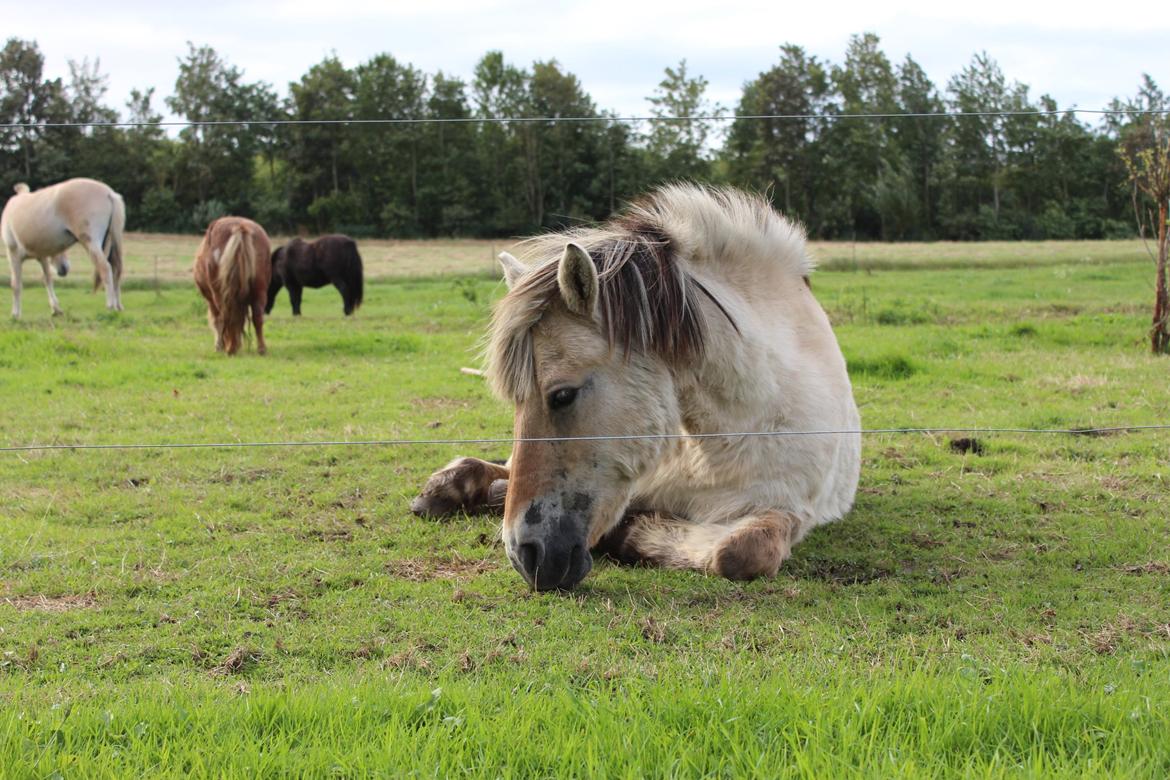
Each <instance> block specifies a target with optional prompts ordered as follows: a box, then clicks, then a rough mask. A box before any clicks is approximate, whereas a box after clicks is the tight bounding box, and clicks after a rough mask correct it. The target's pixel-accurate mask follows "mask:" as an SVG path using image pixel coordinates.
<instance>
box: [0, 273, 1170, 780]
mask: <svg viewBox="0 0 1170 780" xmlns="http://www.w3.org/2000/svg"><path fill="white" fill-rule="evenodd" d="M1070 251H1072V250H1070ZM1069 258H1070V259H1069V260H1068V261H1067V262H1054V263H1050V264H1048V263H1044V262H1041V263H1038V264H1035V265H1029V266H1026V267H1013V265H1014V264H1013V263H1008V262H1003V263H1000V264H998V265H994V266H993V267H981V266H980V261H978V259H975V260H974V261H973V264H972V265H973V267H951V266H952V265H955V264H952V263H950V262H947V263H940V264H939V266H938V267H937V268H934V267H931V268H928V269H920V268H916V269H908V270H888V269H881V268H878V269H876V270H875V269H870V272H858V273H853V272H836V271H827V272H822V273H819V274H817V275H816V276H815V277H814V280H813V288H814V292H815V293H816V294H817V295H818V297H819V298H820V300H821V301H822V302H823V303H824V304H825V306H826V308H827V309H828V310H829V312H830V314H831V316H832V317H833V319H834V322H835V323H836V327H837V332H838V335H839V338H840V340H841V343H842V346H843V349H844V351H845V353H846V356H847V358H848V359H849V363H850V366H851V371H852V374H853V378H854V383H855V392H856V395H857V399H858V402H859V404H860V406H861V409H862V416H863V420H864V422H865V424H866V426H867V427H872V428H878V427H882V428H884V427H893V426H904V425H905V426H968V425H973V426H1035V427H1089V426H1110V425H1117V424H1149V423H1158V422H1166V421H1167V416H1168V414H1170V385H1168V384H1167V377H1168V376H1170V363H1168V362H1167V361H1166V360H1165V359H1157V358H1154V357H1151V356H1149V355H1147V354H1146V346H1145V342H1144V338H1143V334H1144V332H1145V328H1146V324H1147V323H1146V321H1147V315H1146V308H1145V307H1146V304H1147V303H1148V299H1149V298H1150V297H1151V293H1150V288H1149V284H1148V276H1149V267H1148V264H1146V263H1145V262H1144V261H1134V262H1122V261H1120V260H1116V261H1114V260H1111V261H1108V262H1105V261H1102V262H1099V263H1083V262H1081V261H1079V260H1075V259H1072V257H1071V255H1069ZM499 292H500V286H499V285H498V284H496V283H495V282H494V281H491V280H489V279H487V278H486V277H481V276H468V277H460V278H457V279H456V278H431V279H410V278H408V279H398V280H385V281H379V282H376V283H374V284H371V285H370V286H369V288H368V291H367V302H366V305H365V306H364V307H363V308H362V310H361V311H360V313H359V315H358V316H357V317H356V318H354V319H353V320H351V321H345V320H344V318H343V317H342V316H341V305H340V300H339V298H338V297H337V296H336V295H335V293H333V292H332V291H309V292H308V293H306V301H305V309H304V310H305V312H306V316H305V317H304V318H302V319H301V320H300V321H294V320H293V319H292V318H291V317H290V316H289V315H288V309H287V301H286V300H284V299H282V300H281V302H280V305H278V307H277V310H276V312H274V315H273V317H272V318H271V320H270V321H269V325H268V327H267V332H266V335H267V337H268V342H269V347H270V354H269V355H268V356H267V357H265V358H258V357H257V356H256V355H255V354H254V353H249V354H245V355H243V356H241V357H238V358H235V359H227V358H224V357H222V356H218V355H216V354H214V352H213V350H212V339H211V334H210V332H209V331H208V330H207V329H206V325H205V322H204V313H203V312H204V309H203V304H202V302H201V300H200V299H199V298H198V296H197V294H196V293H195V292H194V290H193V289H189V288H188V287H186V286H174V285H168V284H163V285H162V286H161V287H160V288H159V290H158V291H157V292H156V291H154V290H152V289H142V288H139V289H131V290H129V291H128V292H127V293H126V294H125V303H126V309H127V310H126V312H124V313H123V314H122V315H121V316H111V315H108V314H106V313H105V312H103V311H102V310H101V299H100V296H94V295H89V294H88V293H86V292H85V291H84V290H83V289H82V288H81V287H80V286H68V287H65V288H63V289H62V292H61V298H62V303H63V305H64V307H65V309H66V311H67V312H68V314H67V315H66V316H65V317H62V318H56V319H50V318H49V317H48V312H47V304H46V303H45V301H44V297H43V295H42V294H41V291H40V290H39V289H38V287H37V286H32V285H30V287H29V288H28V289H27V290H26V296H25V320H24V321H22V322H20V323H10V322H4V323H0V409H3V410H4V411H3V412H0V443H3V444H23V443H31V442H78V443H80V442H88V443H110V442H143V441H152V442H183V441H208V442H211V441H249V440H315V439H334V440H335V439H354V440H360V439H382V438H400V437H401V438H433V437H437V436H450V437H455V438H459V437H478V436H506V435H507V434H508V433H509V431H510V430H511V415H510V413H509V410H508V409H507V408H505V407H504V406H503V405H501V404H499V403H498V402H496V401H495V400H493V399H492V398H491V397H490V396H489V394H488V393H487V390H486V388H485V387H484V385H483V382H482V380H479V379H477V378H474V377H468V376H465V375H462V374H460V373H459V368H460V367H461V366H466V365H474V363H475V359H476V358H475V344H476V341H477V339H478V338H479V336H480V334H481V333H482V329H483V324H484V322H485V321H486V317H487V313H488V307H489V304H490V301H491V300H492V299H493V297H494V296H495V295H497V294H499ZM980 438H981V442H982V444H983V454H982V455H975V454H972V453H968V454H961V453H958V452H955V451H953V450H952V448H951V447H950V446H949V445H950V442H949V439H950V437H947V436H933V437H928V436H895V435H883V436H872V437H868V438H867V439H866V440H865V445H864V446H865V449H864V464H863V472H862V484H861V491H860V493H859V496H858V501H857V505H856V508H855V509H854V511H853V512H852V513H851V514H850V515H849V516H848V517H847V518H846V519H845V520H844V521H842V522H840V523H837V524H834V525H831V526H828V527H825V528H822V529H819V530H818V531H816V532H814V533H813V534H812V535H811V536H810V538H809V539H808V540H807V541H806V542H804V543H803V544H802V545H800V546H799V547H798V548H797V549H796V551H795V554H794V556H793V558H792V559H791V560H790V561H788V562H787V563H786V564H785V566H784V567H783V569H782V570H781V573H780V575H779V576H778V577H777V578H775V579H774V580H770V581H764V582H754V583H749V584H746V585H743V584H736V583H730V582H726V581H722V580H718V579H712V578H706V577H702V576H700V575H696V574H693V573H684V572H666V571H659V570H652V569H640V568H623V567H618V566H614V565H609V564H607V563H604V562H600V563H599V564H598V565H597V566H596V568H595V570H594V572H593V573H592V574H591V575H590V576H589V578H588V579H586V581H585V582H584V583H583V584H582V586H581V587H580V588H579V589H578V590H576V591H574V592H573V593H572V594H568V595H555V594H550V595H541V594H534V593H530V592H528V591H527V590H526V589H525V587H524V585H523V583H522V581H521V580H520V578H519V576H518V575H516V574H515V573H514V572H512V571H511V568H510V567H509V566H508V565H507V563H506V561H505V559H504V556H503V551H502V549H501V546H500V543H499V541H498V536H497V532H496V526H495V523H494V522H493V521H492V520H491V519H489V518H477V517H463V518H459V519H456V520H453V521H450V522H446V523H435V522H427V521H423V520H420V519H417V518H414V517H413V516H411V515H410V514H409V512H408V510H407V504H408V501H409V499H410V498H411V497H412V496H413V494H414V493H415V491H416V490H417V488H418V487H419V486H420V485H421V484H422V482H423V481H424V480H425V478H426V476H427V475H428V474H429V473H430V472H431V471H432V470H433V469H434V468H435V467H437V466H439V465H442V464H443V463H444V462H446V460H448V459H449V458H451V457H453V456H454V455H456V454H476V455H480V456H484V457H499V456H502V455H505V454H506V450H505V448H502V447H488V446H481V447H473V448H469V449H468V448H465V449H462V450H458V451H456V450H453V449H452V448H450V447H443V446H438V445H427V446H420V447H411V448H391V447H331V448H303V449H302V448H295V449H247V450H243V449H241V450H234V449H229V450H164V451H72V452H70V451H64V452H35V453H33V452H25V453H19V454H17V453H0V777H48V776H53V775H54V774H55V773H56V774H59V775H60V776H64V777H74V776H95V775H96V776H135V775H150V776H183V777H187V776H206V777H224V776H236V777H253V776H257V775H259V774H263V775H283V774H295V775H304V776H325V775H340V776H367V775H394V776H398V775H405V774H417V775H423V776H448V775H452V774H473V775H486V776H515V777H530V776H547V777H554V776H555V777H562V776H572V775H578V776H581V775H591V776H608V775H619V776H630V777H635V776H644V775H707V774H718V775H755V776H785V775H788V776H804V777H828V776H840V775H844V774H857V775H865V776H871V777H882V778H886V777H918V776H937V775H961V776H976V777H987V776H991V777H997V776H1049V775H1064V776H1074V777H1083V776H1101V777H1165V776H1167V774H1170V739H1167V738H1166V735H1167V734H1168V733H1170V658H1168V655H1170V519H1168V518H1167V514H1168V513H1167V511H1166V506H1167V498H1166V496H1167V495H1170V484H1168V483H1170V471H1168V469H1167V463H1168V461H1170V436H1167V434H1166V433H1144V434H1130V435H1116V436H1100V437H1088V436H1066V435H1047V436H1023V435H988V436H981V437H980Z"/></svg>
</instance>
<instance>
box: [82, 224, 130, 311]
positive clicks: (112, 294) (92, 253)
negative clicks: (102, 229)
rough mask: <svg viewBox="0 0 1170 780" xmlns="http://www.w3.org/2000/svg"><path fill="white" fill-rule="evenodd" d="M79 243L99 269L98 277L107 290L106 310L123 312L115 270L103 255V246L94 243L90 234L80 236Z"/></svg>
mask: <svg viewBox="0 0 1170 780" xmlns="http://www.w3.org/2000/svg"><path fill="white" fill-rule="evenodd" d="M77 243H79V244H81V245H82V246H83V247H85V251H86V252H88V253H89V259H90V260H93V266H94V268H96V269H97V272H98V276H100V277H101V279H102V286H103V287H105V288H106V308H107V309H109V310H110V311H121V309H122V304H121V303H120V302H119V301H118V291H117V290H116V289H115V284H114V269H113V268H111V267H110V261H109V260H106V256H105V255H104V254H102V248H101V246H100V245H99V244H96V243H94V240H93V236H92V235H89V234H85V235H82V236H78V237H77Z"/></svg>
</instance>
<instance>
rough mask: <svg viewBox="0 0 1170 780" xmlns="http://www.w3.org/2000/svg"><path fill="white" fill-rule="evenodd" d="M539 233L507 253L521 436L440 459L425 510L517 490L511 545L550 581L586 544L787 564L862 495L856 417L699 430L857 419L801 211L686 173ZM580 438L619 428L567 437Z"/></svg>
mask: <svg viewBox="0 0 1170 780" xmlns="http://www.w3.org/2000/svg"><path fill="white" fill-rule="evenodd" d="M526 248H527V250H528V255H529V256H530V257H532V258H533V260H534V263H533V264H532V265H531V266H525V265H523V264H521V263H520V262H518V261H517V260H515V259H514V258H512V257H511V256H510V255H507V254H506V253H505V254H504V255H501V257H500V259H501V262H502V263H503V265H504V275H505V278H506V280H507V283H508V286H509V288H510V292H509V293H508V294H507V295H506V296H505V297H504V298H503V299H502V300H501V301H500V302H499V304H498V305H497V306H496V309H495V311H494V313H493V317H492V323H491V328H490V333H489V344H488V365H487V373H488V377H489V380H490V381H491V383H492V387H493V389H494V390H495V391H496V393H497V394H498V395H500V396H502V397H503V398H506V399H508V400H509V401H511V402H512V403H513V404H514V405H515V410H516V416H515V436H516V437H517V439H521V440H522V441H517V442H516V443H515V444H514V446H513V449H512V456H511V458H510V459H509V461H508V463H507V464H506V465H502V466H501V465H497V464H493V463H488V462H486V461H482V460H477V459H475V458H461V459H458V460H456V461H453V462H452V463H450V464H448V465H447V466H446V467H445V468H443V469H442V470H440V471H438V472H436V473H435V474H434V475H433V476H432V477H431V479H430V480H429V481H428V482H427V484H426V486H425V487H424V489H423V492H422V494H421V495H420V496H419V497H418V498H417V499H415V501H414V503H413V504H412V508H413V510H414V511H415V512H416V513H418V514H421V515H424V516H441V515H446V514H451V513H454V512H457V511H468V512H472V511H478V510H483V509H491V508H497V509H498V508H499V506H500V504H501V503H502V504H503V510H504V530H503V536H504V543H505V547H506V549H507V553H508V557H509V559H510V560H511V561H512V565H513V566H515V568H516V569H517V570H518V571H519V572H520V573H521V574H522V575H523V576H524V578H525V579H526V580H527V581H528V582H529V584H530V585H532V586H533V587H535V588H537V589H541V590H544V589H551V588H571V587H573V586H574V585H576V584H577V583H578V582H580V581H581V579H582V578H583V577H584V576H585V575H586V574H587V573H588V572H589V570H590V568H591V566H592V558H591V555H590V551H591V550H593V551H601V552H605V553H607V554H609V555H611V556H612V557H615V558H617V559H618V560H621V561H624V562H646V563H651V564H656V565H660V566H668V567H672V568H680V569H694V570H698V571H703V572H713V573H716V574H719V575H722V576H724V577H728V578H731V579H751V578H754V577H759V576H772V575H774V574H775V573H776V571H777V570H778V568H779V566H780V564H781V563H782V562H783V561H784V559H785V558H787V557H788V555H789V553H790V550H791V547H792V545H794V544H796V543H797V542H799V541H800V540H801V539H802V538H803V537H804V536H805V534H807V533H808V532H809V530H811V529H812V528H814V527H816V526H818V525H820V524H822V523H826V522H829V521H831V520H835V519H837V518H839V517H841V516H842V515H844V514H845V513H846V512H847V511H848V510H849V508H850V506H851V505H852V503H853V498H854V493H855V492H856V488H857V480H858V472H859V468H860V451H861V437H860V435H859V434H857V433H845V434H838V435H828V434H821V435H793V436H746V437H745V436H739V437H736V436H730V437H712V438H696V435H698V434H718V433H726V432H739V431H791V432H797V433H801V432H808V431H826V430H842V431H856V430H857V429H858V427H859V425H860V421H859V417H858V413H857V407H856V405H855V404H854V402H853V393H852V389H851V387H850V384H849V376H848V374H847V373H846V371H845V361H844V359H843V357H842V355H841V351H840V349H839V348H838V346H837V341H836V338H835V337H834V336H833V331H832V328H831V327H830V325H829V320H828V318H827V317H826V316H825V313H824V311H823V310H822V309H821V307H820V305H819V304H818V303H817V301H816V300H815V299H814V298H813V295H812V292H811V290H810V287H809V283H808V275H809V272H810V271H811V262H810V260H809V258H808V256H807V254H806V253H805V242H804V235H803V232H802V231H801V229H800V228H799V227H797V226H795V225H793V224H792V223H790V222H788V221H786V220H784V219H783V218H781V217H780V216H779V215H777V214H776V213H775V212H774V211H773V210H772V209H771V207H770V206H769V205H768V204H767V203H766V202H764V201H763V200H761V199H759V198H755V197H751V196H748V195H746V194H744V193H741V192H738V191H734V190H716V189H702V188H697V187H691V186H683V185H675V186H669V187H666V188H663V189H661V190H659V191H657V192H655V193H653V194H651V195H650V196H649V197H647V198H646V199H645V200H643V201H642V202H641V203H639V204H636V205H635V206H634V207H632V208H631V209H629V211H628V212H627V213H626V214H625V215H624V216H621V217H619V218H617V219H615V220H613V221H612V222H610V223H608V224H606V225H604V226H602V227H601V228H595V229H589V228H585V229H578V230H574V231H570V232H568V233H565V234H555V235H549V236H544V237H540V238H536V239H532V240H531V241H529V242H527V245H526ZM663 434H668V435H672V436H673V435H678V434H682V435H683V437H681V438H662V435H663ZM631 435H632V436H634V437H636V438H629V437H630V436H631ZM581 436H603V437H605V436H618V437H622V438H612V439H593V440H577V441H561V440H559V439H563V438H565V437H581ZM501 499H502V501H501Z"/></svg>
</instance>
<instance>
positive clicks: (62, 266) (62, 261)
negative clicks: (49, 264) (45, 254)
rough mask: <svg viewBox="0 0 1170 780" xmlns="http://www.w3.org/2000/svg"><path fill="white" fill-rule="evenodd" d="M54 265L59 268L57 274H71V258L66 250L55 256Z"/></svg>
mask: <svg viewBox="0 0 1170 780" xmlns="http://www.w3.org/2000/svg"><path fill="white" fill-rule="evenodd" d="M53 266H54V267H56V269H57V276H62V277H64V276H68V275H69V258H68V257H67V256H66V255H65V253H64V252H62V253H61V254H59V255H57V256H56V257H54V258H53Z"/></svg>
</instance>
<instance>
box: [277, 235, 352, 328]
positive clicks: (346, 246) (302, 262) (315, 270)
mask: <svg viewBox="0 0 1170 780" xmlns="http://www.w3.org/2000/svg"><path fill="white" fill-rule="evenodd" d="M327 284H332V285H333V286H334V287H336V288H337V291H338V292H340V293H341V301H342V304H343V305H344V306H345V313H346V315H350V314H353V312H354V310H355V309H357V307H359V306H361V305H362V256H361V255H360V254H358V250H357V244H356V243H354V240H353V239H352V238H350V237H349V236H339V235H332V236H322V237H321V238H318V239H317V240H316V241H313V242H312V243H309V242H307V241H303V240H301V239H299V238H294V239H293V240H292V241H290V242H289V243H287V244H285V245H284V246H282V247H280V248H279V249H277V250H276V251H275V252H273V253H272V281H271V282H270V283H269V285H268V305H267V306H266V307H265V309H264V311H265V312H271V311H272V307H273V306H274V305H275V304H276V295H277V293H279V292H280V288H281V286H284V287H287V288H288V298H289V301H291V302H292V310H293V315H294V316H300V313H301V292H302V291H303V290H304V288H306V287H312V288H317V287H324V286H325V285H327Z"/></svg>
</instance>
